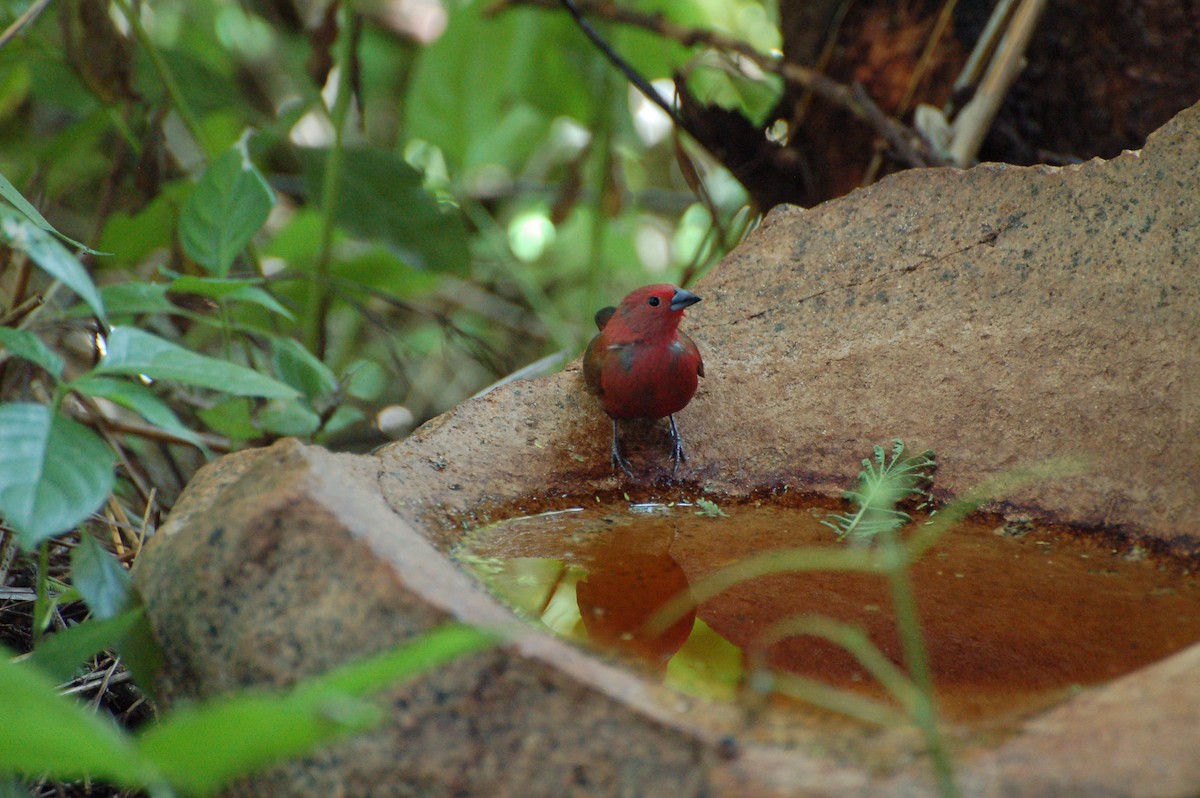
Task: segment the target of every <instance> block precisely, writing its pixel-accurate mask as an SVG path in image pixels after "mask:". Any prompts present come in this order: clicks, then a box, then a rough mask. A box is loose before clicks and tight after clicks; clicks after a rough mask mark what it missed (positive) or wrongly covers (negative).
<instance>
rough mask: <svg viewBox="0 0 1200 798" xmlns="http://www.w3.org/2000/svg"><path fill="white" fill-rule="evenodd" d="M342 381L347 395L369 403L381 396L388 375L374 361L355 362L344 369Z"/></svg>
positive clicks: (385, 386)
mask: <svg viewBox="0 0 1200 798" xmlns="http://www.w3.org/2000/svg"><path fill="white" fill-rule="evenodd" d="M342 379H343V381H344V382H345V384H346V393H347V394H349V395H350V396H353V397H354V398H355V399H362V400H364V401H368V402H370V401H373V400H375V399H378V398H379V397H380V395H382V394H383V391H384V389H385V388H387V380H388V375H387V372H386V371H384V370H383V366H381V365H379V364H378V363H376V362H375V361H374V360H356V361H354V362H353V363H351V364H350V365H349V366H347V367H346V375H345V376H344V377H343V378H342Z"/></svg>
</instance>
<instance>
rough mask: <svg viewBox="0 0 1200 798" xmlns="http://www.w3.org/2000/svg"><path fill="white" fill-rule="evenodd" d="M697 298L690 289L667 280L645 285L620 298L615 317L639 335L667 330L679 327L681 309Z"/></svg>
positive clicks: (619, 322) (694, 301)
mask: <svg viewBox="0 0 1200 798" xmlns="http://www.w3.org/2000/svg"><path fill="white" fill-rule="evenodd" d="M699 301H700V297H698V296H696V295H695V294H693V293H692V292H691V291H685V290H684V289H682V288H676V287H675V286H673V285H671V284H669V283H657V284H655V285H647V286H643V287H641V288H639V289H637V290H636V291H633V292H631V293H630V294H629V295H628V296H627V297H625V298H624V299H623V300H621V305H620V307H618V308H617V312H616V314H614V320H615V321H618V324H619V325H620V326H621V327H622V328H625V329H628V330H629V331H631V332H636V333H639V334H641V335H654V334H670V333H673V332H675V330H676V329H677V328H678V327H679V320H680V319H682V318H683V312H684V310H686V309H687V308H689V307H691V306H692V305H694V304H696V303H697V302H699ZM613 332H616V331H615V330H614V331H613Z"/></svg>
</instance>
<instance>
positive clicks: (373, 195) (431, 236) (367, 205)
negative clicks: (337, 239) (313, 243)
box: [300, 148, 468, 271]
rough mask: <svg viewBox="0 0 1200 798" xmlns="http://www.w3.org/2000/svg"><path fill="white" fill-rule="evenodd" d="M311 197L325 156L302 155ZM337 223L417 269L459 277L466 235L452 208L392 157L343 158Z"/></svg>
mask: <svg viewBox="0 0 1200 798" xmlns="http://www.w3.org/2000/svg"><path fill="white" fill-rule="evenodd" d="M300 155H301V161H302V163H303V164H304V167H305V176H306V178H307V180H308V183H309V185H310V187H311V192H310V193H311V195H312V196H313V197H320V196H321V195H322V191H323V185H324V180H325V166H324V165H325V158H326V156H327V151H325V150H301V151H300ZM336 216H337V221H338V224H339V225H341V226H342V227H343V228H345V229H346V230H348V231H349V232H351V233H353V234H354V235H357V236H360V237H362V238H366V239H371V240H376V241H382V242H385V243H386V244H387V245H388V246H389V247H391V248H392V249H394V250H395V251H396V252H397V254H398V255H399V256H400V257H401V258H402V259H403V260H404V261H405V263H407V264H409V265H410V266H411V267H413V268H416V269H427V270H430V271H463V270H464V269H465V268H466V266H467V262H468V252H467V231H466V225H464V224H463V220H462V215H461V214H460V212H459V211H458V209H457V208H452V207H443V206H441V205H439V204H438V202H437V201H436V200H435V199H434V197H433V195H432V194H430V193H429V192H428V191H427V190H426V189H425V186H424V183H423V179H422V177H421V174H420V172H418V171H417V170H416V169H413V168H412V167H411V166H409V165H408V164H407V163H405V162H404V160H403V159H402V158H401V157H400V156H398V155H396V154H395V153H392V152H387V151H385V150H379V149H368V148H354V149H348V150H346V151H345V152H344V153H343V162H342V179H341V184H340V185H339V187H338V200H337V212H336Z"/></svg>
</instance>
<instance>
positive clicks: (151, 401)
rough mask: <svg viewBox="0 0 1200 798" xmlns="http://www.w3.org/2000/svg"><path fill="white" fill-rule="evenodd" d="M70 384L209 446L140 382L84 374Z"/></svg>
mask: <svg viewBox="0 0 1200 798" xmlns="http://www.w3.org/2000/svg"><path fill="white" fill-rule="evenodd" d="M71 388H72V389H73V390H76V391H78V392H80V393H84V394H87V395H88V396H96V397H100V398H102V399H107V400H108V401H110V402H115V403H116V404H118V405H120V406H121V407H124V408H125V409H127V410H132V411H133V412H135V413H137V414H138V415H139V416H141V417H142V418H144V419H146V420H147V421H149V422H150V423H151V424H153V425H154V426H156V427H158V428H159V429H161V430H165V431H166V432H169V433H171V434H172V435H177V436H179V437H180V438H183V439H184V440H186V441H188V442H190V443H191V444H192V445H193V446H195V447H197V448H198V449H201V450H202V451H204V452H205V454H208V449H207V448H206V447H205V445H204V442H203V441H202V440H201V439H200V436H199V435H197V434H196V433H195V432H193V431H192V430H191V429H188V428H187V427H186V426H184V424H183V422H182V421H180V420H179V417H178V416H176V415H175V411H174V410H172V409H171V406H170V405H168V404H167V403H166V402H164V401H163V400H162V399H159V398H158V396H157V395H156V394H155V393H154V391H152V390H150V389H149V388H147V387H146V386H145V385H142V384H141V383H140V382H135V381H133V380H126V379H114V378H112V377H98V376H95V375H85V376H83V377H80V378H79V379H77V380H75V381H74V382H72V383H71Z"/></svg>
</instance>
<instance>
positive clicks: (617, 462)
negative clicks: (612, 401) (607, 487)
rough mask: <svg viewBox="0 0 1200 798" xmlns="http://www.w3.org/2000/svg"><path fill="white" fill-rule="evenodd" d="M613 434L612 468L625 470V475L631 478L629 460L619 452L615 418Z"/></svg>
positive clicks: (619, 446)
mask: <svg viewBox="0 0 1200 798" xmlns="http://www.w3.org/2000/svg"><path fill="white" fill-rule="evenodd" d="M612 425H613V436H612V464H613V468H620V469H621V470H622V471H624V472H625V476H627V477H629V478H630V479H633V470H632V469H631V468H630V467H629V461H628V460H626V459H625V455H623V454H621V438H620V437H619V436H618V435H617V420H616V419H615V418H614V419H613V423H612Z"/></svg>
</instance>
